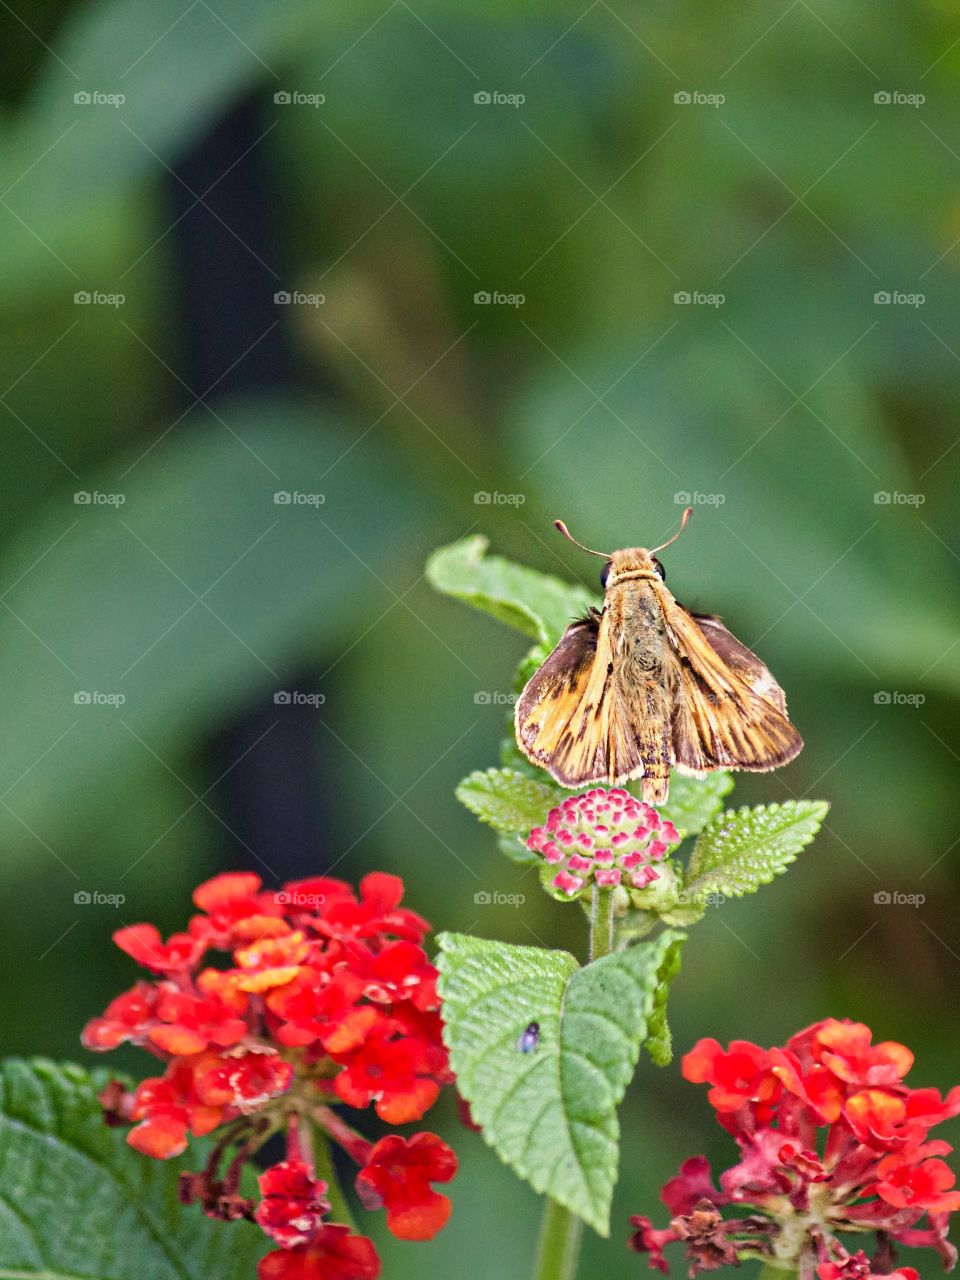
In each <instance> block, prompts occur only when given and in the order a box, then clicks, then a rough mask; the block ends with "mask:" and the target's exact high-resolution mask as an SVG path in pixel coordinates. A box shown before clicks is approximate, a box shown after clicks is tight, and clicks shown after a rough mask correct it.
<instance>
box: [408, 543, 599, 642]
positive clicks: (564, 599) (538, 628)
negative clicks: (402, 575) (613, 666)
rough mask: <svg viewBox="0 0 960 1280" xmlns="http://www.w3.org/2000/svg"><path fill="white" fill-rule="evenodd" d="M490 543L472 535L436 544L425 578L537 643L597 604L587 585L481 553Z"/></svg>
mask: <svg viewBox="0 0 960 1280" xmlns="http://www.w3.org/2000/svg"><path fill="white" fill-rule="evenodd" d="M489 545H490V544H489V541H488V539H487V538H484V537H483V536H482V535H480V534H474V536H473V537H470V538H463V539H462V540H461V541H460V542H455V543H453V544H452V545H451V546H449V547H441V548H440V550H439V551H435V552H434V553H433V555H432V556H431V557H430V558H429V560H428V561H427V570H426V573H427V580H428V581H429V583H430V584H431V586H433V587H434V588H435V589H436V590H437V591H440V592H442V593H443V594H444V595H448V596H454V597H455V598H456V599H458V600H463V601H464V603H466V604H469V605H472V606H473V607H474V608H475V609H481V610H482V611H483V612H484V613H489V614H491V615H492V616H493V617H494V618H497V619H499V621H500V622H505V623H506V624H507V626H509V627H514V628H515V629H516V630H517V631H522V632H523V634H524V635H526V636H530V637H532V639H534V640H537V641H539V642H540V643H541V644H551V645H552V644H556V642H557V641H558V640H559V639H560V636H561V634H562V633H563V630H564V628H565V627H566V626H567V624H568V623H570V622H572V621H573V619H574V618H576V617H578V616H579V615H580V614H582V613H584V612H585V611H586V609H587V608H588V607H589V606H590V605H592V604H596V603H597V601H596V597H595V596H594V595H593V593H592V592H590V591H588V590H587V589H586V587H582V586H579V585H578V584H576V583H571V582H563V581H562V580H561V579H560V578H555V577H553V575H552V574H548V573H540V572H539V571H538V570H536V569H528V568H527V567H526V566H525V565H519V564H515V563H514V562H513V561H512V560H506V559H504V558H503V557H502V556H488V555H486V554H485V553H486V550H487V547H488V546H489Z"/></svg>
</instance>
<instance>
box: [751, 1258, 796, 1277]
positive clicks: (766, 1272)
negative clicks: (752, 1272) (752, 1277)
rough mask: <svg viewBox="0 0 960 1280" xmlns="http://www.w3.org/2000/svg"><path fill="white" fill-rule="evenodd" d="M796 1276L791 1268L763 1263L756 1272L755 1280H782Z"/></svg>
mask: <svg viewBox="0 0 960 1280" xmlns="http://www.w3.org/2000/svg"><path fill="white" fill-rule="evenodd" d="M796 1274H797V1273H796V1271H795V1270H794V1269H793V1267H788V1268H784V1267H775V1266H773V1265H772V1263H769V1262H765V1263H764V1264H763V1266H762V1267H761V1268H760V1270H759V1271H758V1272H757V1275H756V1280H784V1277H786V1276H790V1275H796Z"/></svg>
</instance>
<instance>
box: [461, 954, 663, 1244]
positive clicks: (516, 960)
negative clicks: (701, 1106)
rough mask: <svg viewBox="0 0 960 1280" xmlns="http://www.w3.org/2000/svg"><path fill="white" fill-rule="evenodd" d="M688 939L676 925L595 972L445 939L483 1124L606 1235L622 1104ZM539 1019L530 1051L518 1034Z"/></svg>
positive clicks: (470, 1081) (525, 1168) (558, 959)
mask: <svg viewBox="0 0 960 1280" xmlns="http://www.w3.org/2000/svg"><path fill="white" fill-rule="evenodd" d="M680 937H682V935H679V934H677V933H674V932H670V931H668V932H665V933H663V934H661V935H660V936H659V937H658V938H656V939H654V940H653V941H652V942H643V943H638V944H637V945H636V946H634V947H630V948H629V949H627V950H626V951H617V952H613V953H612V954H610V955H608V956H604V957H603V959H601V960H597V961H595V962H594V963H593V964H590V965H587V966H586V967H585V968H580V967H579V966H578V965H577V962H576V960H575V959H574V958H573V956H571V955H568V954H567V953H566V952H564V951H544V950H543V949H542V948H539V947H519V946H510V945H508V944H507V943H502V942H488V941H485V940H483V939H482V938H473V937H469V936H467V935H464V934H451V933H447V934H443V935H441V937H440V939H439V942H440V948H441V954H440V960H439V968H440V975H441V976H440V994H441V996H442V998H443V1017H444V1024H445V1025H444V1038H445V1040H446V1043H447V1046H448V1047H449V1049H450V1062H451V1065H452V1067H453V1070H454V1071H455V1072H456V1076H457V1084H458V1087H459V1089H460V1092H461V1093H462V1094H463V1096H464V1097H465V1098H466V1099H467V1101H468V1102H469V1103H470V1109H471V1114H472V1115H473V1118H474V1120H476V1122H477V1123H478V1124H479V1125H481V1126H482V1129H483V1136H484V1138H485V1139H486V1141H487V1142H488V1143H489V1144H490V1145H491V1146H492V1147H493V1148H494V1150H495V1151H496V1152H497V1154H498V1155H499V1156H500V1158H501V1159H502V1160H503V1161H504V1162H505V1163H506V1164H508V1165H510V1167H511V1168H512V1169H514V1170H515V1171H516V1172H517V1173H518V1174H519V1175H520V1176H521V1177H522V1178H525V1179H526V1180H527V1181H528V1182H529V1183H530V1184H531V1186H532V1187H533V1188H534V1190H536V1191H538V1192H541V1193H544V1194H546V1195H549V1196H551V1197H552V1198H553V1199H554V1200H557V1201H559V1203H560V1204H563V1205H566V1207H567V1208H568V1209H571V1210H572V1211H573V1212H575V1213H577V1214H579V1215H580V1216H581V1217H582V1218H583V1219H584V1220H585V1221H586V1222H588V1223H590V1225H591V1226H592V1227H594V1228H595V1229H596V1230H597V1231H599V1232H600V1234H601V1235H606V1234H607V1232H608V1230H609V1218H610V1200H611V1196H612V1194H613V1187H614V1183H615V1182H616V1177H617V1164H618V1150H619V1141H620V1129H619V1125H618V1123H617V1114H616V1108H617V1105H618V1103H619V1102H620V1100H621V1098H622V1097H623V1093H624V1090H625V1089H626V1087H627V1084H628V1083H629V1081H630V1077H631V1076H632V1075H633V1072H634V1068H635V1066H636V1062H637V1057H638V1055H639V1052H640V1045H641V1043H642V1041H643V1039H644V1037H645V1036H646V1034H647V1027H648V1019H649V1017H650V1015H651V1012H652V1011H653V1007H654V999H655V992H656V989H657V986H658V980H659V975H660V972H661V969H662V967H663V963H664V959H665V957H666V955H667V953H668V951H669V950H670V948H671V947H672V946H673V945H674V943H675V942H676V940H677V939H678V938H680ZM531 1022H536V1023H538V1024H539V1027H540V1040H539V1044H538V1045H537V1047H536V1049H534V1050H533V1051H532V1052H531V1053H523V1052H521V1051H520V1050H519V1049H518V1047H517V1040H518V1037H519V1036H520V1034H521V1033H522V1031H523V1030H524V1028H525V1027H526V1026H527V1025H528V1024H529V1023H531Z"/></svg>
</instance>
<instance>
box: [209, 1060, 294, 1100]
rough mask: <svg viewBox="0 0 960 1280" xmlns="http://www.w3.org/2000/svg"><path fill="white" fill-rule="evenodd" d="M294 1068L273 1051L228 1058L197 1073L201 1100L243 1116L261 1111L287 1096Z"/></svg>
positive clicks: (215, 1061)
mask: <svg viewBox="0 0 960 1280" xmlns="http://www.w3.org/2000/svg"><path fill="white" fill-rule="evenodd" d="M292 1080H293V1067H292V1066H291V1064H290V1063H289V1062H286V1061H284V1059H283V1058H281V1057H279V1055H278V1054H277V1053H276V1052H275V1051H274V1050H271V1049H251V1050H250V1051H249V1052H244V1053H234V1054H224V1055H222V1056H221V1057H213V1058H211V1060H210V1062H209V1065H207V1064H205V1065H204V1066H203V1067H202V1068H198V1069H197V1081H196V1089H197V1096H198V1097H199V1098H200V1099H201V1101H202V1102H204V1103H205V1104H206V1105H207V1106H213V1107H232V1108H235V1109H236V1110H237V1111H239V1112H241V1113H242V1114H248V1113H249V1112H251V1111H257V1110H259V1109H260V1108H261V1107H262V1106H263V1105H264V1104H265V1103H267V1102H269V1101H270V1100H271V1098H277V1097H279V1096H280V1095H281V1094H282V1093H286V1092H287V1090H288V1089H289V1088H290V1084H291V1082H292Z"/></svg>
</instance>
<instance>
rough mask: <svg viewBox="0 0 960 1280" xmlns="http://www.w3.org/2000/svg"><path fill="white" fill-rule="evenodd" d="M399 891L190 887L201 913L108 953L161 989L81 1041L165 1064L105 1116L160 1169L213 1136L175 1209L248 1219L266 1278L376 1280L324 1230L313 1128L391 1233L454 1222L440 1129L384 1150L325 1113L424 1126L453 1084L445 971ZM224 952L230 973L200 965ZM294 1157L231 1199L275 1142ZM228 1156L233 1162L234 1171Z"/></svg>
mask: <svg viewBox="0 0 960 1280" xmlns="http://www.w3.org/2000/svg"><path fill="white" fill-rule="evenodd" d="M402 896H403V883H402V881H401V880H399V879H398V878H397V877H396V876H390V875H385V874H373V875H369V876H366V877H365V879H364V880H363V881H361V884H360V896H359V898H358V897H357V895H356V894H355V893H354V891H353V889H352V888H351V886H350V885H348V884H346V883H345V882H343V881H341V880H333V879H330V878H327V877H316V878H314V879H310V880H301V881H297V882H295V883H293V884H288V885H285V886H284V888H283V889H282V890H281V891H279V892H277V893H272V892H268V891H264V890H263V888H262V885H261V881H260V878H259V876H256V875H253V874H250V873H246V872H238V873H235V874H228V875H221V876H216V877H215V878H214V879H213V880H209V881H207V882H206V883H205V884H202V885H200V887H199V888H198V889H197V890H196V891H195V893H194V895H193V898H194V903H195V904H196V906H197V908H198V909H199V913H200V914H198V915H195V916H193V918H192V919H191V920H190V922H189V924H188V926H187V929H186V931H185V932H183V933H175V934H173V935H172V936H171V937H170V938H168V939H167V940H166V941H164V940H163V938H162V937H161V935H160V933H159V932H158V930H157V929H156V928H155V927H154V926H153V925H149V924H137V925H131V926H129V927H128V928H124V929H120V930H119V931H118V932H117V933H115V934H114V941H115V942H116V943H117V945H118V946H119V947H120V948H121V949H122V950H123V951H125V952H126V953H127V954H128V955H129V956H131V957H132V958H133V959H134V960H136V961H137V962H138V963H139V964H140V965H142V966H143V967H144V968H146V969H148V970H150V972H151V973H152V974H153V975H154V976H155V977H154V981H152V982H148V981H140V982H137V983H136V984H135V985H134V986H133V987H132V988H131V989H130V990H129V991H127V992H125V993H124V994H123V995H120V996H118V997H117V998H116V999H115V1000H114V1001H112V1003H111V1004H110V1005H109V1006H108V1008H107V1010H106V1012H105V1013H104V1014H103V1016H102V1017H100V1018H94V1019H93V1020H92V1021H91V1022H90V1023H89V1024H88V1025H87V1027H86V1028H85V1030H84V1033H83V1042H84V1044H85V1046H86V1047H87V1048H88V1049H95V1050H107V1049H114V1048H116V1047H117V1046H118V1045H120V1044H122V1043H124V1042H130V1043H132V1044H136V1045H140V1046H142V1047H143V1048H144V1049H146V1050H147V1051H148V1052H150V1053H152V1054H153V1055H154V1056H155V1057H158V1058H160V1059H161V1060H162V1061H163V1062H164V1063H165V1064H166V1065H165V1068H164V1071H163V1074H162V1075H160V1076H155V1077H151V1078H149V1079H146V1080H143V1081H141V1083H140V1084H139V1085H138V1086H137V1087H136V1089H134V1090H133V1092H127V1091H126V1090H124V1089H123V1087H122V1086H120V1085H118V1084H112V1085H110V1086H109V1087H108V1089H107V1090H105V1092H104V1094H103V1095H102V1097H103V1102H104V1106H105V1108H106V1110H107V1116H108V1119H109V1120H111V1121H113V1122H115V1123H129V1122H132V1123H133V1125H134V1127H133V1128H132V1129H131V1130H130V1132H129V1133H128V1135H127V1141H128V1142H129V1143H130V1145H131V1146H133V1147H135V1148H136V1149H137V1150H138V1151H142V1152H143V1153H144V1154H146V1155H149V1156H154V1157H156V1158H158V1159H166V1158H167V1157H170V1156H176V1155H179V1154H181V1153H182V1152H183V1151H184V1150H185V1149H186V1147H187V1144H188V1140H189V1138H190V1136H191V1135H193V1136H196V1137H200V1136H202V1135H204V1134H209V1133H213V1132H214V1131H215V1130H220V1131H221V1132H220V1134H219V1135H218V1136H219V1138H220V1141H219V1142H218V1143H217V1144H216V1146H215V1147H214V1149H213V1152H212V1154H211V1157H210V1160H209V1162H208V1164H207V1166H206V1168H205V1169H204V1171H203V1172H202V1173H199V1174H187V1175H184V1178H183V1182H182V1193H183V1199H184V1200H185V1201H186V1202H190V1201H194V1200H196V1201H198V1202H200V1203H201V1204H202V1205H203V1207H204V1209H205V1211H206V1212H207V1213H208V1214H210V1215H211V1216H214V1217H221V1218H237V1217H248V1218H252V1219H254V1220H255V1221H256V1222H257V1223H258V1224H259V1225H260V1226H261V1227H262V1228H263V1230H264V1231H265V1232H266V1233H267V1234H268V1235H269V1236H270V1237H271V1238H272V1239H273V1240H274V1241H275V1243H276V1244H277V1245H278V1246H279V1248H278V1250H276V1251H275V1252H273V1253H271V1254H268V1255H267V1257H265V1258H264V1259H263V1261H262V1262H261V1264H260V1280H318V1278H319V1277H321V1276H322V1277H325V1278H326V1277H330V1278H331V1280H367V1278H372V1277H375V1276H376V1275H378V1274H379V1270H380V1263H379V1259H378V1258H377V1254H376V1251H375V1250H374V1247H373V1245H372V1243H371V1242H370V1241H369V1240H367V1239H366V1238H365V1237H363V1236H355V1235H352V1234H351V1233H350V1231H349V1228H347V1227H345V1226H341V1225H338V1224H336V1223H331V1222H329V1221H327V1215H328V1213H329V1212H330V1205H329V1202H328V1201H327V1199H326V1191H327V1185H326V1184H325V1183H324V1182H322V1181H320V1180H319V1179H317V1178H316V1176H315V1174H314V1170H313V1167H312V1165H311V1162H310V1158H309V1154H308V1153H309V1149H310V1148H309V1144H308V1142H306V1141H305V1138H306V1137H307V1136H308V1135H309V1133H310V1131H311V1127H312V1128H313V1130H314V1131H319V1132H320V1135H321V1138H322V1135H323V1134H324V1133H325V1134H326V1135H327V1137H328V1138H330V1139H332V1140H333V1141H335V1142H337V1143H338V1144H340V1145H341V1146H342V1147H343V1148H344V1149H345V1150H346V1151H347V1152H348V1154H349V1155H350V1156H351V1158H352V1159H354V1160H355V1161H356V1162H357V1164H359V1165H360V1171H359V1173H358V1175H357V1190H358V1193H359V1194H360V1196H361V1199H362V1201H363V1203H364V1205H366V1206H367V1207H368V1208H385V1209H386V1212H387V1225H388V1227H389V1228H390V1230H391V1231H392V1232H393V1234H394V1235H396V1236H399V1237H401V1238H403V1239H408V1240H426V1239H429V1238H430V1237H431V1236H433V1235H435V1234H436V1233H437V1231H439V1230H440V1228H441V1227H442V1226H443V1225H444V1223H445V1222H446V1220H447V1218H448V1217H449V1213H450V1202H449V1200H448V1199H447V1197H446V1196H443V1195H440V1194H439V1193H438V1192H436V1191H434V1189H433V1187H432V1186H431V1183H435V1182H448V1181H449V1180H450V1179H451V1178H452V1177H453V1176H454V1174H455V1173H456V1168H457V1162H456V1157H455V1156H454V1154H453V1152H452V1151H451V1150H450V1148H449V1147H447V1146H446V1144H445V1143H443V1142H441V1140H440V1139H439V1138H437V1137H436V1136H435V1135H433V1134H431V1133H418V1134H415V1135H414V1136H413V1137H412V1138H402V1137H400V1136H399V1135H393V1134H391V1135H389V1136H388V1137H386V1138H382V1139H381V1140H380V1141H379V1142H377V1143H376V1144H373V1143H370V1142H368V1141H367V1140H366V1139H365V1138H363V1137H362V1136H361V1135H360V1134H359V1133H357V1132H355V1131H354V1130H353V1129H352V1128H351V1127H350V1126H349V1125H348V1124H347V1123H346V1122H345V1121H344V1120H343V1119H342V1117H341V1116H340V1115H339V1114H338V1113H337V1112H335V1111H334V1110H332V1108H331V1106H330V1105H329V1104H335V1103H338V1102H343V1103H347V1104H348V1105H349V1106H351V1107H356V1108H365V1107H368V1106H370V1105H373V1106H374V1108H375V1109H376V1112H377V1114H378V1115H379V1116H380V1118H381V1119H382V1120H384V1121H386V1122H387V1123H388V1124H405V1123H407V1122H409V1121H414V1120H419V1119H420V1118H421V1117H422V1116H423V1114H424V1113H425V1112H426V1111H427V1110H428V1109H429V1108H430V1107H431V1106H432V1105H433V1103H434V1101H435V1100H436V1098H437V1095H438V1093H439V1091H440V1086H441V1085H442V1084H446V1083H449V1082H450V1081H451V1079H452V1077H451V1075H450V1071H449V1067H448V1063H447V1056H446V1051H445V1049H444V1046H443V1042H442V1039H441V1022H440V1014H439V1008H440V1002H439V998H438V996H437V989H436V980H437V972H436V970H435V969H434V967H433V965H431V964H430V962H429V960H428V958H427V955H426V952H425V951H424V950H423V946H422V944H423V940H424V938H425V936H426V934H427V933H428V932H429V929H430V926H429V925H428V924H427V922H426V921H425V920H423V919H422V918H421V917H420V916H418V915H416V914H415V913H414V912H413V911H410V910H409V909H408V908H406V907H401V905H400V902H401V899H402ZM211 951H215V952H216V951H219V952H227V953H229V955H230V959H231V961H232V964H231V966H230V967H227V968H219V967H213V966H212V965H209V964H208V963H207V957H208V953H209V952H211ZM281 1130H282V1131H285V1132H286V1134H287V1158H286V1159H285V1160H282V1161H281V1162H280V1163H279V1164H276V1165H274V1166H273V1167H272V1168H270V1169H267V1170H266V1172H265V1173H263V1174H262V1176H261V1177H260V1180H259V1186H260V1193H261V1199H260V1201H259V1203H257V1204H254V1202H253V1201H251V1200H248V1199H245V1198H244V1197H243V1196H241V1195H240V1193H239V1186H240V1175H241V1170H242V1167H243V1164H244V1163H245V1161H247V1160H248V1159H249V1158H250V1156H252V1155H253V1153H254V1152H255V1151H256V1150H257V1149H258V1148H259V1147H260V1146H262V1145H263V1143H264V1142H265V1141H266V1140H267V1139H268V1138H269V1137H270V1136H271V1135H272V1134H274V1133H276V1132H278V1131H281ZM228 1147H235V1148H236V1149H237V1150H236V1155H235V1157H234V1159H233V1160H232V1162H231V1164H230V1166H229V1168H228V1169H227V1171H226V1173H225V1174H224V1175H223V1176H222V1177H221V1176H220V1172H219V1170H220V1165H221V1161H222V1159H223V1156H224V1153H225V1151H226V1149H227V1148H228Z"/></svg>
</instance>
